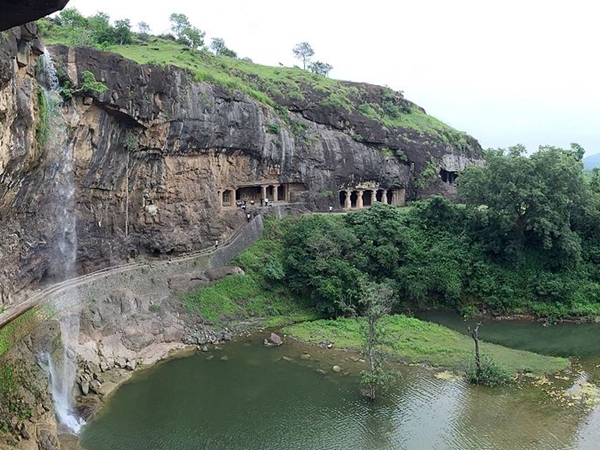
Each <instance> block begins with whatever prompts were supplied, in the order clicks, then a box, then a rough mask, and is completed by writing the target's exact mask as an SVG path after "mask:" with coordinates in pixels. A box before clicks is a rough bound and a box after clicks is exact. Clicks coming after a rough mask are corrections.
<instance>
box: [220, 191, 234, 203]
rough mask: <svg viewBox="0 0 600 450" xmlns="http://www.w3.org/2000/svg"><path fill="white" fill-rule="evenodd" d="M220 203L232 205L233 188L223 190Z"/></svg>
mask: <svg viewBox="0 0 600 450" xmlns="http://www.w3.org/2000/svg"><path fill="white" fill-rule="evenodd" d="M222 205H223V206H233V189H226V190H224V191H223V198H222Z"/></svg>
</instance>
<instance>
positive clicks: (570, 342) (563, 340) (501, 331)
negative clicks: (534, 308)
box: [417, 312, 600, 448]
mask: <svg viewBox="0 0 600 450" xmlns="http://www.w3.org/2000/svg"><path fill="white" fill-rule="evenodd" d="M417 317H418V318H419V319H423V320H428V321H430V322H435V323H439V324H440V325H444V326H446V327H448V328H452V329H453V330H456V331H458V332H460V333H464V334H467V327H468V326H471V327H472V328H473V327H474V326H475V323H476V322H479V323H481V326H480V327H479V337H480V338H481V339H482V340H484V341H487V342H492V343H494V344H500V345H504V346H505V347H510V348H517V349H520V350H529V351H532V352H535V353H540V354H542V355H551V356H567V357H568V356H578V357H583V358H590V357H595V356H600V339H599V338H598V337H599V336H600V324H595V323H582V324H575V323H557V324H554V325H549V326H544V325H543V323H540V322H534V321H528V320H494V319H464V318H463V317H461V316H460V315H459V314H453V313H447V312H423V313H419V314H417ZM599 448H600V445H599Z"/></svg>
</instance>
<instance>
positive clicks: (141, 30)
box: [137, 21, 151, 41]
mask: <svg viewBox="0 0 600 450" xmlns="http://www.w3.org/2000/svg"><path fill="white" fill-rule="evenodd" d="M137 27H138V36H139V38H140V39H141V40H142V41H147V40H148V38H149V37H150V32H151V31H150V25H148V24H147V23H146V22H143V21H142V22H139V23H138V24H137Z"/></svg>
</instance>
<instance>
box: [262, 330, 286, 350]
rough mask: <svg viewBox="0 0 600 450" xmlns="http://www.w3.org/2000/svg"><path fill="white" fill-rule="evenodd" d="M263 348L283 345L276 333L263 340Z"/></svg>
mask: <svg viewBox="0 0 600 450" xmlns="http://www.w3.org/2000/svg"><path fill="white" fill-rule="evenodd" d="M264 344H265V346H267V347H276V346H279V345H282V344H283V339H282V338H281V336H279V335H278V334H276V333H271V334H270V335H269V337H267V338H265V341H264Z"/></svg>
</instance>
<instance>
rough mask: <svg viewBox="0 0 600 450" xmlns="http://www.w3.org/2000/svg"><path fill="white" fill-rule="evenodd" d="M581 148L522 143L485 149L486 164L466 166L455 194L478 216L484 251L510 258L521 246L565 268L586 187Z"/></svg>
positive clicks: (576, 246) (576, 247)
mask: <svg viewBox="0 0 600 450" xmlns="http://www.w3.org/2000/svg"><path fill="white" fill-rule="evenodd" d="M582 150H583V149H581V148H580V147H579V146H576V145H575V146H572V148H571V150H565V149H562V148H558V147H552V146H542V147H540V149H539V150H538V151H537V152H536V153H534V154H533V155H531V156H529V157H528V156H526V155H525V148H524V147H523V146H515V147H510V148H509V149H508V150H504V149H497V150H489V151H488V152H487V153H486V165H485V167H473V166H472V167H469V168H467V169H466V170H465V171H464V172H463V173H461V175H460V177H459V178H458V180H457V184H458V189H459V195H460V197H461V198H462V199H463V200H465V201H466V202H467V203H468V204H469V205H470V206H471V207H472V208H475V209H476V210H477V211H476V212H477V214H476V216H477V217H479V222H478V227H479V229H478V230H477V232H478V233H479V236H480V239H481V241H482V242H485V245H486V247H487V250H488V251H491V252H492V253H495V254H497V255H502V256H505V257H508V258H510V259H511V260H514V258H517V260H518V259H519V258H520V257H522V255H523V254H524V251H525V250H526V249H530V250H536V251H542V252H544V253H545V255H546V257H547V258H546V259H547V260H548V261H553V262H554V263H555V264H559V265H560V266H562V267H564V266H568V265H571V264H574V263H576V262H577V261H578V260H579V259H580V254H581V243H580V239H579V237H578V235H577V233H575V232H574V231H573V228H572V225H573V220H574V219H575V218H576V217H577V216H578V214H580V213H579V212H580V211H581V210H582V209H584V208H585V203H586V197H587V192H588V188H587V185H586V182H585V180H584V177H583V171H582V168H583V165H582V162H581V157H582Z"/></svg>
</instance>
